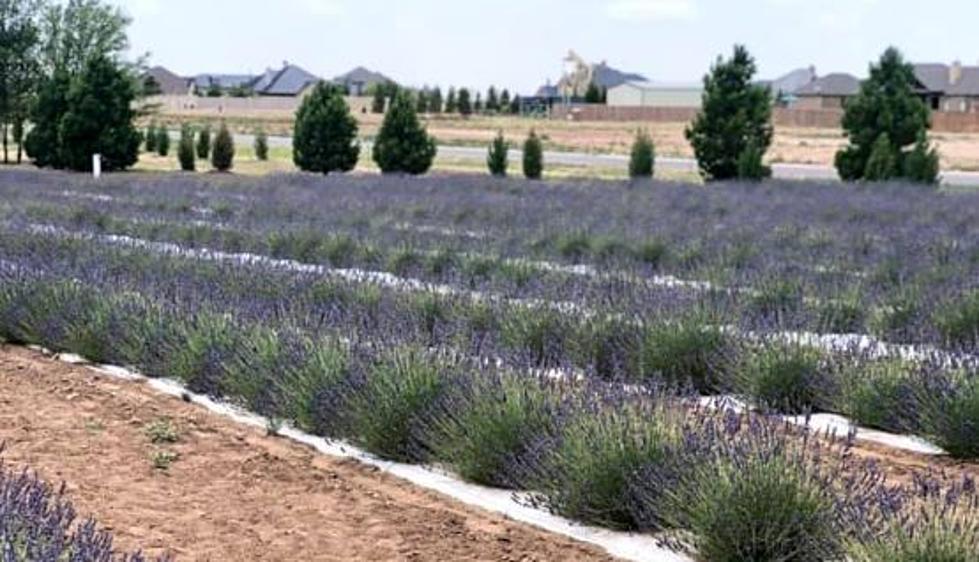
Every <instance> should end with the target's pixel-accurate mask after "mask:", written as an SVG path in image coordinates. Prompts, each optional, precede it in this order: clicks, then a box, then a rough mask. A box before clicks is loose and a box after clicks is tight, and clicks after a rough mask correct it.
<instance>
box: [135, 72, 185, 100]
mask: <svg viewBox="0 0 979 562" xmlns="http://www.w3.org/2000/svg"><path fill="white" fill-rule="evenodd" d="M145 77H146V78H152V79H153V80H154V81H155V82H156V83H157V85H159V86H160V92H161V93H163V94H167V95H174V94H186V93H187V90H188V88H189V86H190V81H189V80H188V79H187V78H182V77H180V76H177V75H176V74H174V73H173V72H170V70H169V69H167V68H164V67H162V66H154V67H153V68H150V69H149V70H147V71H146V74H145Z"/></svg>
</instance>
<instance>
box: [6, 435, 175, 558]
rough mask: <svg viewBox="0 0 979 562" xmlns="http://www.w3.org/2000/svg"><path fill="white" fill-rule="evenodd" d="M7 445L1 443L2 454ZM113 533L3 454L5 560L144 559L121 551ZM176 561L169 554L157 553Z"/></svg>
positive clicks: (138, 555)
mask: <svg viewBox="0 0 979 562" xmlns="http://www.w3.org/2000/svg"><path fill="white" fill-rule="evenodd" d="M2 452H3V447H2V446H0V453H2ZM112 543H113V541H112V535H111V533H109V532H108V531H105V530H102V529H100V528H99V526H98V524H97V523H96V522H95V521H94V520H93V519H86V520H83V521H79V518H78V514H77V511H76V510H75V508H74V506H72V504H71V502H70V501H69V500H68V498H67V497H66V496H65V490H64V486H62V487H61V488H60V489H55V488H53V487H52V486H51V485H50V484H48V483H46V482H44V481H43V480H40V479H39V478H38V477H37V475H36V474H34V473H31V472H29V471H27V470H23V471H21V472H16V471H13V470H11V469H9V468H7V467H6V466H4V464H3V461H2V459H0V559H2V560H3V561H4V562H21V561H23V562H69V561H70V562H144V561H147V560H151V558H149V557H145V556H144V555H143V554H142V553H140V552H133V553H120V552H118V551H116V550H115V549H114V548H113V544H112ZM153 560H157V561H158V562H167V561H169V560H171V558H170V556H169V555H162V556H160V557H159V558H153Z"/></svg>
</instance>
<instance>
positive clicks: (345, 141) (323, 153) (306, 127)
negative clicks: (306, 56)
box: [292, 83, 387, 174]
mask: <svg viewBox="0 0 979 562" xmlns="http://www.w3.org/2000/svg"><path fill="white" fill-rule="evenodd" d="M386 120H387V117H386V118H385V121H386ZM359 157H360V144H358V142H357V120H356V119H355V118H354V116H353V115H352V114H351V113H350V108H349V107H348V106H347V102H346V101H345V100H344V99H343V94H342V92H340V91H339V90H338V89H336V88H335V87H333V86H331V85H329V84H326V83H320V84H318V85H317V86H316V88H315V89H314V90H313V92H312V93H311V94H310V95H308V96H306V99H304V100H303V102H302V105H300V107H299V110H298V111H297V112H296V125H295V129H294V131H293V155H292V158H293V161H294V162H295V163H296V167H298V168H299V169H300V170H303V171H306V172H317V173H322V174H329V173H330V172H349V171H350V170H353V169H354V168H355V167H356V166H357V159H358V158H359Z"/></svg>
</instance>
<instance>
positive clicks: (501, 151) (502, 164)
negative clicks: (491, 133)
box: [486, 131, 510, 178]
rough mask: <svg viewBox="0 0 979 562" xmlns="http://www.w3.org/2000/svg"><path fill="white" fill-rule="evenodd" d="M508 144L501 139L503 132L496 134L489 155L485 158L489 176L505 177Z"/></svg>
mask: <svg viewBox="0 0 979 562" xmlns="http://www.w3.org/2000/svg"><path fill="white" fill-rule="evenodd" d="M509 151H510V143H508V142H507V141H506V139H504V138H503V131H499V132H498V133H497V134H496V138H495V139H493V143H492V144H490V147H489V154H488V155H487V156H486V166H487V167H488V168H489V172H490V174H492V175H494V176H496V177H500V178H502V177H506V172H507V167H508V166H509V156H508V152H509Z"/></svg>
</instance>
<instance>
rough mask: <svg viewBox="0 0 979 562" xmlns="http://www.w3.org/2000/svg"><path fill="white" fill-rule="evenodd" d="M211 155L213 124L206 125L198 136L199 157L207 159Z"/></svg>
mask: <svg viewBox="0 0 979 562" xmlns="http://www.w3.org/2000/svg"><path fill="white" fill-rule="evenodd" d="M210 157H211V126H210V125H205V126H204V128H203V129H201V132H200V134H199V135H198V137H197V158H199V159H200V160H207V159H209V158H210Z"/></svg>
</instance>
